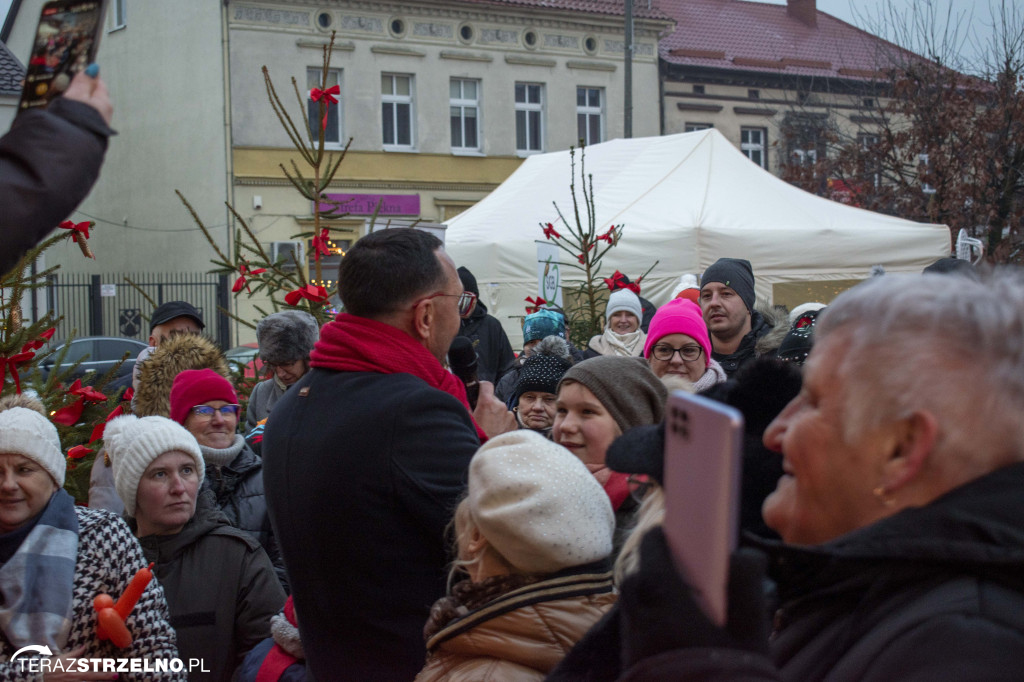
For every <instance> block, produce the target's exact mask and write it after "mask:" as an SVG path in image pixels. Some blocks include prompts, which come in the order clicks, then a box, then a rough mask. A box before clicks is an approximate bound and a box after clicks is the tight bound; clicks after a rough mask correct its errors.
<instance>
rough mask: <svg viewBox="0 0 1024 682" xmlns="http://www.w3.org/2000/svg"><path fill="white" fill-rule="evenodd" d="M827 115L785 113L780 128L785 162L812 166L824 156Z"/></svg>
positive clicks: (827, 124) (827, 123)
mask: <svg viewBox="0 0 1024 682" xmlns="http://www.w3.org/2000/svg"><path fill="white" fill-rule="evenodd" d="M829 125H830V124H829V121H828V117H827V116H825V115H823V114H807V113H793V112H790V113H788V114H786V117H785V118H784V119H783V121H782V126H781V129H780V135H781V138H780V139H782V140H783V141H784V142H785V150H786V156H785V158H786V159H787V163H789V164H792V165H796V166H813V165H814V164H816V163H817V162H818V160H819V159H820V160H824V159H825V157H826V152H825V142H826V136H827V135H826V134H827V132H828V131H827V127H828V126H829Z"/></svg>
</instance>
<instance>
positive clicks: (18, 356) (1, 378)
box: [0, 344, 36, 393]
mask: <svg viewBox="0 0 1024 682" xmlns="http://www.w3.org/2000/svg"><path fill="white" fill-rule="evenodd" d="M25 345H26V346H28V344H25ZM35 356H36V354H35V353H34V352H32V351H30V350H25V348H22V350H21V352H20V353H15V354H14V355H10V356H7V357H2V356H0V387H2V386H3V384H4V383H5V382H6V381H7V370H10V371H11V377H12V378H13V379H14V391H15V393H21V378H20V377H19V376H18V365H23V364H25V363H26V362H28V361H29V360H31V359H32V358H34V357H35Z"/></svg>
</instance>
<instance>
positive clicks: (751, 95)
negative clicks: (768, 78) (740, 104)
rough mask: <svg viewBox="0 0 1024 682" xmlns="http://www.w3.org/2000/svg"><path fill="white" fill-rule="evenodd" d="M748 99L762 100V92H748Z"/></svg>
mask: <svg viewBox="0 0 1024 682" xmlns="http://www.w3.org/2000/svg"><path fill="white" fill-rule="evenodd" d="M747 99H761V91H760V90H747Z"/></svg>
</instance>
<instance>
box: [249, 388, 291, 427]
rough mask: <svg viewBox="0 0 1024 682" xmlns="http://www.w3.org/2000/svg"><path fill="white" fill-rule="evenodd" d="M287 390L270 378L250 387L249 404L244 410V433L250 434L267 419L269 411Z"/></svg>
mask: <svg viewBox="0 0 1024 682" xmlns="http://www.w3.org/2000/svg"><path fill="white" fill-rule="evenodd" d="M286 390H288V389H287V388H286V387H284V386H282V385H281V384H279V383H278V382H277V380H276V379H274V378H273V377H271V378H270V379H265V380H263V381H261V382H259V383H258V384H256V385H255V386H253V387H252V393H250V394H249V404H248V405H247V406H246V408H245V432H246V433H250V432H251V431H252V430H253V429H255V428H256V425H257V424H259V423H260V422H261V421H262V420H264V419H266V418H267V415H269V414H270V410H271V409H273V407H274V405H276V404H277V401H278V400H280V399H281V396H283V395H284V392H285V391H286Z"/></svg>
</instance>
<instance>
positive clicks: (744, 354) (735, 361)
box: [711, 308, 789, 376]
mask: <svg viewBox="0 0 1024 682" xmlns="http://www.w3.org/2000/svg"><path fill="white" fill-rule="evenodd" d="M788 331H789V326H788V322H787V319H786V315H785V314H784V312H783V311H782V310H776V309H774V308H758V309H756V310H754V312H752V313H750V331H749V332H747V334H746V336H744V337H743V339H742V340H741V341H740V345H739V347H738V348H737V349H736V350H735V351H733V352H732V353H729V354H725V353H715V352H712V353H711V357H712V358H713V359H714V360H717V361H718V364H720V365H721V366H722V369H724V370H725V373H726V375H727V376H732V375H733V373H734V372H735V371H736V370H738V369H739V368H740V367H742V366H743V365H744V364H745V363H747V362H750V361H751V360H753V359H754V358H756V357H761V356H763V355H773V354H774V353H775V351H776V349H778V347H779V344H781V343H782V339H784V338H786V333H787V332H788Z"/></svg>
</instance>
